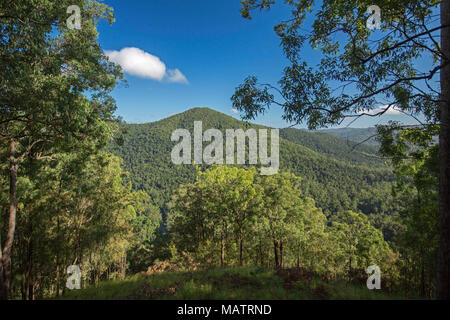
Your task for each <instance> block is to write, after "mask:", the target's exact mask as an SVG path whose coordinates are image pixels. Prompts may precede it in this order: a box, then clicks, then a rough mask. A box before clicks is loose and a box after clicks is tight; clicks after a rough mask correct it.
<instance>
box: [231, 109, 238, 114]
mask: <svg viewBox="0 0 450 320" xmlns="http://www.w3.org/2000/svg"><path fill="white" fill-rule="evenodd" d="M231 113H233V114H238V113H239V111H238V110H237V109H234V108H233V109H231Z"/></svg>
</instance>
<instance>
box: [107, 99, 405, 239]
mask: <svg viewBox="0 0 450 320" xmlns="http://www.w3.org/2000/svg"><path fill="white" fill-rule="evenodd" d="M198 120H201V121H202V123H203V129H204V130H206V129H209V128H217V129H219V130H221V131H222V132H223V133H225V130H226V129H238V128H241V129H244V130H246V129H247V128H254V129H258V128H264V127H262V126H258V125H254V124H249V123H246V122H242V121H238V120H236V119H234V118H232V117H230V116H226V115H224V114H221V113H219V112H215V111H213V110H211V109H207V108H195V109H191V110H188V111H186V112H183V113H181V114H177V115H174V116H172V117H169V118H167V119H164V120H161V121H157V122H153V123H147V124H122V125H121V127H122V129H123V130H124V131H125V132H126V133H125V134H124V135H123V138H124V143H123V144H122V145H116V144H111V145H110V146H109V147H108V150H109V151H111V152H113V153H114V154H116V155H117V156H119V157H121V158H123V159H124V168H125V170H126V171H128V172H130V176H129V179H128V180H127V181H131V182H132V184H133V188H134V189H135V190H144V191H145V192H147V193H148V194H149V195H150V197H151V202H152V204H154V205H155V206H157V207H159V208H160V209H161V211H162V214H163V218H164V219H165V218H166V214H167V211H168V210H167V203H168V202H169V200H170V196H171V194H172V193H173V192H174V191H175V190H176V189H177V188H178V186H179V185H180V184H186V183H192V182H194V180H195V177H196V169H195V167H194V166H189V165H174V164H173V163H172V161H171V159H170V154H171V151H172V148H173V146H174V145H175V143H174V142H171V141H170V135H171V133H172V132H173V131H174V130H176V129H178V128H184V129H187V130H189V131H190V132H193V125H194V121H198ZM280 135H281V138H280V166H281V169H282V170H287V171H290V172H292V173H294V174H296V175H297V176H300V177H302V182H301V183H302V189H303V192H304V193H305V195H307V196H309V197H311V198H313V199H314V200H315V201H316V204H317V205H318V206H319V207H321V208H322V209H323V211H324V213H325V214H326V215H327V216H329V215H331V214H333V213H335V212H337V211H340V210H354V211H362V212H364V213H366V214H371V213H377V214H386V215H390V214H392V212H393V211H395V210H394V209H395V208H396V205H395V204H394V202H393V198H392V195H391V194H390V183H391V182H392V181H393V180H394V178H395V177H394V176H393V175H392V172H391V169H390V168H386V167H383V164H382V163H381V162H380V161H379V160H377V159H374V158H373V157H372V156H376V150H375V149H374V148H371V147H367V146H361V148H360V149H357V150H355V151H352V150H351V148H350V147H349V146H347V144H346V142H345V141H344V140H342V139H339V138H335V137H333V136H331V135H326V134H322V133H311V132H304V131H300V130H297V129H287V130H281V131H280ZM283 137H285V139H284V138H283ZM358 150H359V151H358ZM361 152H364V153H367V154H369V156H366V155H363V154H361ZM388 232H392V231H390V230H388V228H387V229H386V233H388Z"/></svg>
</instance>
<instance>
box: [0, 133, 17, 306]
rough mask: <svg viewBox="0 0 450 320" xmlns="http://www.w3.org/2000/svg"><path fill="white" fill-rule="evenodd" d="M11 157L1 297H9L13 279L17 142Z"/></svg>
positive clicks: (12, 146) (12, 143)
mask: <svg viewBox="0 0 450 320" xmlns="http://www.w3.org/2000/svg"><path fill="white" fill-rule="evenodd" d="M9 147H10V157H9V161H10V164H9V173H10V176H9V222H8V232H7V234H6V241H5V247H4V248H3V252H2V254H1V265H2V266H1V267H0V269H1V270H0V271H1V273H2V275H1V276H0V278H1V279H0V280H1V282H0V299H3V300H6V299H8V294H9V285H10V281H11V252H12V245H13V240H14V231H15V229H16V212H17V200H16V194H17V191H16V186H17V163H16V142H15V141H11V142H10V146H9Z"/></svg>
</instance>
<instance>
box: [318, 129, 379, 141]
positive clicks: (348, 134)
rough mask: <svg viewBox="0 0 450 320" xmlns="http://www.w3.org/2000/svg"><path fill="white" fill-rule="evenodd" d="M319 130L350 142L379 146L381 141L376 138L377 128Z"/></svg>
mask: <svg viewBox="0 0 450 320" xmlns="http://www.w3.org/2000/svg"><path fill="white" fill-rule="evenodd" d="M319 132H322V133H328V134H332V135H335V136H338V137H341V138H343V139H344V140H346V141H348V143H350V144H351V143H353V144H355V143H361V142H364V143H365V144H368V145H372V146H378V145H379V142H378V141H377V140H376V139H375V136H376V134H377V128H375V127H370V128H338V129H325V130H321V131H319Z"/></svg>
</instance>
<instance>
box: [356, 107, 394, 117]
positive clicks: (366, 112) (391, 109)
mask: <svg viewBox="0 0 450 320" xmlns="http://www.w3.org/2000/svg"><path fill="white" fill-rule="evenodd" d="M388 107H389V105H388V104H386V105H384V106H380V107H378V108H375V109H372V110H362V111H359V112H358V113H359V114H363V113H364V114H370V115H376V114H378V113H381V112H383V111H384V110H386V108H388ZM385 114H386V115H391V116H393V115H400V114H402V112H401V111H400V109H399V108H398V107H397V106H395V105H394V106H391V107H390V108H389V109H388V110H387V111H386V112H384V113H383V115H385Z"/></svg>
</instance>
